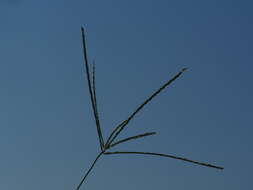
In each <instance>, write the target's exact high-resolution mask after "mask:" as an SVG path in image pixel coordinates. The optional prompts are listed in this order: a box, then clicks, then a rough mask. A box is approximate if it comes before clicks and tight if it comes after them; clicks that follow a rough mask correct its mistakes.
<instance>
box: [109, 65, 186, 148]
mask: <svg viewBox="0 0 253 190" xmlns="http://www.w3.org/2000/svg"><path fill="white" fill-rule="evenodd" d="M186 70H187V68H183V69H182V70H181V71H180V72H179V73H177V74H176V75H175V76H174V77H173V78H172V79H170V80H169V81H167V82H166V83H165V84H164V85H162V86H161V87H160V88H159V89H158V90H156V91H155V92H154V93H153V94H152V95H151V96H150V97H149V98H147V99H146V100H145V101H144V102H143V103H142V104H141V105H140V106H139V107H138V108H137V109H136V110H135V111H134V112H133V113H132V114H131V115H130V116H129V118H128V119H127V120H126V121H125V122H124V124H122V126H118V127H116V128H115V129H114V130H113V131H112V133H111V134H113V133H115V135H112V136H113V137H112V138H111V140H110V141H109V142H108V144H109V145H110V144H111V143H112V142H113V141H114V139H116V137H117V136H118V135H119V134H120V133H121V131H122V130H123V129H124V128H125V126H126V125H127V124H128V123H129V121H130V120H131V119H133V118H134V116H135V115H136V114H137V113H138V112H139V111H140V110H141V109H142V108H143V107H144V106H145V105H146V104H147V103H149V102H150V101H151V100H152V99H153V98H154V97H155V96H157V95H158V94H159V93H160V92H161V91H162V90H164V89H165V88H166V87H167V86H169V85H170V84H171V83H172V82H173V81H175V80H176V79H177V78H178V77H180V75H182V73H183V72H184V71H186ZM116 131H117V132H116Z"/></svg>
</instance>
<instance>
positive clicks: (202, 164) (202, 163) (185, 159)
mask: <svg viewBox="0 0 253 190" xmlns="http://www.w3.org/2000/svg"><path fill="white" fill-rule="evenodd" d="M104 154H108V155H109V154H142V155H153V156H161V157H168V158H173V159H176V160H182V161H185V162H191V163H193V164H197V165H201V166H206V167H210V168H216V169H220V170H223V169H224V168H223V167H220V166H215V165H212V164H208V163H204V162H198V161H194V160H189V159H187V158H182V157H178V156H173V155H169V154H161V153H154V152H119V151H116V152H105V153H104Z"/></svg>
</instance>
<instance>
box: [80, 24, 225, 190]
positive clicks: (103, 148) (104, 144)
mask: <svg viewBox="0 0 253 190" xmlns="http://www.w3.org/2000/svg"><path fill="white" fill-rule="evenodd" d="M81 34H82V44H83V56H84V64H85V69H86V76H87V82H88V87H89V95H90V100H91V105H92V111H93V115H94V118H95V122H96V129H97V134H98V140H99V145H100V152H99V153H98V155H97V156H96V158H95V160H94V161H93V163H92V165H91V166H90V168H89V169H88V171H87V172H86V173H85V175H84V177H83V178H82V180H81V181H80V183H79V185H78V186H77V188H76V190H79V189H80V187H81V186H82V184H83V183H84V181H85V180H86V178H87V177H88V175H89V174H90V172H91V171H92V169H93V167H94V166H95V164H96V162H97V161H98V160H99V158H100V157H101V156H102V155H112V154H115V155H116V154H139V155H152V156H162V157H167V158H173V159H177V160H182V161H185V162H190V163H193V164H197V165H201V166H206V167H210V168H215V169H220V170H223V169H224V168H223V167H220V166H215V165H212V164H209V163H204V162H198V161H194V160H190V159H187V158H183V157H178V156H173V155H169V154H161V153H154V152H139V151H138V152H136V151H116V152H110V151H109V150H110V148H112V147H114V146H117V145H118V144H121V143H125V142H127V141H131V140H135V139H139V138H143V137H147V136H150V135H155V134H156V133H155V132H148V133H143V134H138V135H135V136H131V137H127V138H125V139H121V140H117V141H116V139H117V137H118V135H119V134H120V133H122V131H123V130H124V129H125V127H126V126H127V125H128V124H129V122H130V121H131V120H132V119H133V118H134V116H135V115H136V114H137V113H138V112H139V111H140V110H141V109H142V108H143V107H144V106H145V105H146V104H147V103H149V102H150V101H151V100H152V99H153V98H154V97H155V96H157V95H158V94H159V93H160V92H161V91H162V90H164V89H165V88H166V87H168V86H169V85H170V84H172V83H173V82H174V81H175V80H176V79H177V78H179V77H180V76H181V75H182V74H183V72H185V71H186V70H187V68H183V69H182V70H181V71H180V72H178V73H177V74H176V75H175V76H174V77H172V78H171V79H170V80H168V81H167V82H166V83H165V84H163V85H162V86H161V87H160V88H159V89H158V90H156V91H155V92H154V93H153V94H152V95H151V96H150V97H149V98H147V99H146V100H145V101H144V102H143V103H142V104H141V105H139V106H138V107H137V109H136V110H134V112H133V113H132V114H131V115H130V116H129V117H128V118H127V119H126V120H124V121H123V122H121V123H120V124H119V125H118V126H116V127H115V128H114V130H113V131H112V132H111V133H110V135H109V138H108V139H107V140H106V141H104V138H103V134H102V130H101V126H100V120H99V114H98V107H97V98H96V86H95V62H94V63H93V68H92V69H93V71H92V78H91V77H90V70H89V64H88V56H87V49H86V42H85V31H84V28H83V27H81ZM91 79H92V81H91Z"/></svg>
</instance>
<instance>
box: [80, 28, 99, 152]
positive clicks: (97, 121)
mask: <svg viewBox="0 0 253 190" xmlns="http://www.w3.org/2000/svg"><path fill="white" fill-rule="evenodd" d="M81 32H82V42H83V56H84V64H85V68H86V76H87V82H88V86H89V94H90V100H91V104H92V110H93V114H94V117H95V121H96V127H97V133H98V139H99V144H100V149H101V151H102V150H103V149H104V143H103V136H102V132H101V128H100V123H99V118H98V115H97V107H96V104H95V100H94V99H96V98H94V97H95V95H94V93H95V86H94V84H95V81H94V80H95V76H94V75H95V71H93V92H92V88H91V81H90V71H89V65H88V56H87V49H86V43H85V32H84V28H83V27H81ZM93 68H94V67H93Z"/></svg>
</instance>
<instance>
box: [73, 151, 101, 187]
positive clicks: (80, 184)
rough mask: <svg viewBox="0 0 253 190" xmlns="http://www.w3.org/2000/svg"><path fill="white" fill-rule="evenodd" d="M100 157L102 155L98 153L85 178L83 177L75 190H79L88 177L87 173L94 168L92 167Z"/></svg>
mask: <svg viewBox="0 0 253 190" xmlns="http://www.w3.org/2000/svg"><path fill="white" fill-rule="evenodd" d="M102 155H103V152H100V153H99V154H98V155H97V157H96V159H95V160H94V161H93V163H92V165H91V167H90V168H89V170H88V171H87V172H86V174H85V176H84V177H83V179H82V180H81V182H80V183H79V185H78V186H77V188H76V190H79V189H80V187H81V186H82V184H83V182H84V180H85V179H86V178H87V177H88V175H89V173H90V172H91V170H92V168H93V167H94V165H95V164H96V162H97V161H98V159H99V158H100V156H102Z"/></svg>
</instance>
